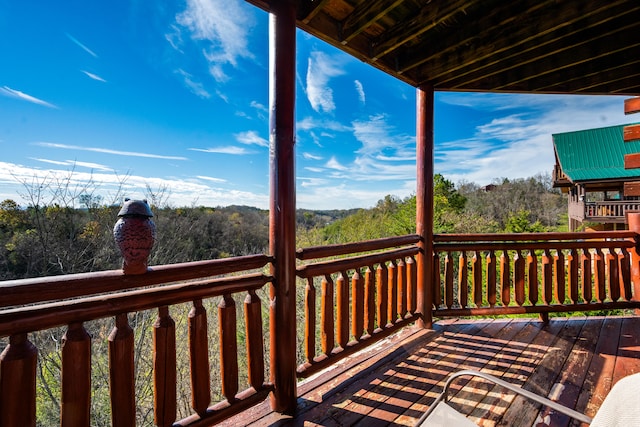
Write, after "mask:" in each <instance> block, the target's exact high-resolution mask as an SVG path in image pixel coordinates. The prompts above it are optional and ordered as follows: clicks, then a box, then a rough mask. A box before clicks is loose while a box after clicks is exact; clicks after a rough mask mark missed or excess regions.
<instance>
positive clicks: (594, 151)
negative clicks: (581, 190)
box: [552, 125, 640, 182]
mask: <svg viewBox="0 0 640 427" xmlns="http://www.w3.org/2000/svg"><path fill="white" fill-rule="evenodd" d="M624 126H626V125H620V126H610V127H605V128H598V129H587V130H580V131H575V132H566V133H557V134H553V135H552V137H553V145H554V148H555V151H556V155H557V158H558V161H559V162H560V167H561V168H562V172H564V173H565V175H567V176H568V177H569V179H571V181H573V182H577V181H596V180H605V179H607V180H608V179H617V178H640V169H625V168H624V155H625V154H631V153H640V141H633V142H624V140H623V139H622V129H623V128H624Z"/></svg>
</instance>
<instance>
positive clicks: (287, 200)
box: [269, 0, 297, 414]
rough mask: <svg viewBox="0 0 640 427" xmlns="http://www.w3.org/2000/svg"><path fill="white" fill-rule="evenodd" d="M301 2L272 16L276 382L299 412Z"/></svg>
mask: <svg viewBox="0 0 640 427" xmlns="http://www.w3.org/2000/svg"><path fill="white" fill-rule="evenodd" d="M295 4H296V2H295V1H293V0H280V1H275V2H272V14H271V15H270V19H269V132H270V133H269V135H270V136H269V143H270V153H271V154H270V217H269V251H270V253H271V255H272V256H273V257H274V261H273V264H272V275H273V282H272V284H271V292H270V293H271V295H270V297H271V302H270V310H271V315H270V340H271V341H270V343H271V345H270V359H271V380H272V382H273V384H274V386H275V390H274V392H273V394H272V396H271V404H272V407H273V409H274V410H275V411H277V412H281V413H286V414H293V413H295V410H296V400H297V390H296V246H295V244H296V235H295V232H296V227H295V225H296V224H295V221H296V185H295V150H294V146H295V114H294V113H295V87H296V7H295Z"/></svg>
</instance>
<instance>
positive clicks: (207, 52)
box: [167, 0, 254, 82]
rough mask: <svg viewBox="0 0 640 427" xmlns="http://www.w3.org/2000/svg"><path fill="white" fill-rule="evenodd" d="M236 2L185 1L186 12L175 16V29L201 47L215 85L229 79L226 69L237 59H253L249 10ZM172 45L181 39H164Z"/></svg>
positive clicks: (175, 37) (235, 63) (212, 0)
mask: <svg viewBox="0 0 640 427" xmlns="http://www.w3.org/2000/svg"><path fill="white" fill-rule="evenodd" d="M243 3H244V2H240V1H237V0H234V1H225V0H187V5H186V9H185V10H184V11H183V12H182V13H180V14H178V15H177V16H176V23H177V26H174V27H173V29H174V31H175V30H176V29H177V28H178V27H179V28H185V29H187V30H188V31H189V34H190V36H191V39H193V40H195V41H198V42H202V43H204V48H203V52H204V56H205V58H206V60H207V61H208V62H209V72H210V73H211V75H212V76H213V77H214V79H216V81H218V82H224V81H227V80H228V79H229V77H228V75H227V74H226V73H225V71H224V66H225V65H231V66H233V67H236V66H237V64H238V59H239V58H253V54H252V53H251V49H249V30H250V29H251V28H252V27H253V25H254V23H253V19H252V15H251V14H250V13H249V12H248V8H247V7H246V6H245V5H244V4H243ZM167 40H169V41H170V42H171V44H172V45H174V46H175V45H177V44H178V43H179V42H180V40H181V39H180V37H178V36H173V37H167Z"/></svg>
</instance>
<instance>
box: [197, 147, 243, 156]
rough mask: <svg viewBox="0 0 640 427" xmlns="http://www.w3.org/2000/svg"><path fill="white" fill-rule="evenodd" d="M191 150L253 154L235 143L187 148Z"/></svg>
mask: <svg viewBox="0 0 640 427" xmlns="http://www.w3.org/2000/svg"><path fill="white" fill-rule="evenodd" d="M189 150H191V151H200V152H202V153H218V154H235V155H244V154H253V153H254V152H253V151H250V150H247V149H246V148H244V147H237V146H235V145H228V146H226V147H211V148H189Z"/></svg>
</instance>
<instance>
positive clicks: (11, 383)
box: [0, 334, 38, 427]
mask: <svg viewBox="0 0 640 427" xmlns="http://www.w3.org/2000/svg"><path fill="white" fill-rule="evenodd" d="M37 357H38V349H37V348H36V346H34V345H33V344H32V343H31V341H29V340H28V339H27V334H16V335H11V337H9V345H8V346H7V347H5V349H4V351H3V352H2V354H0V426H7V427H22V426H25V427H35V425H36V364H37Z"/></svg>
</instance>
